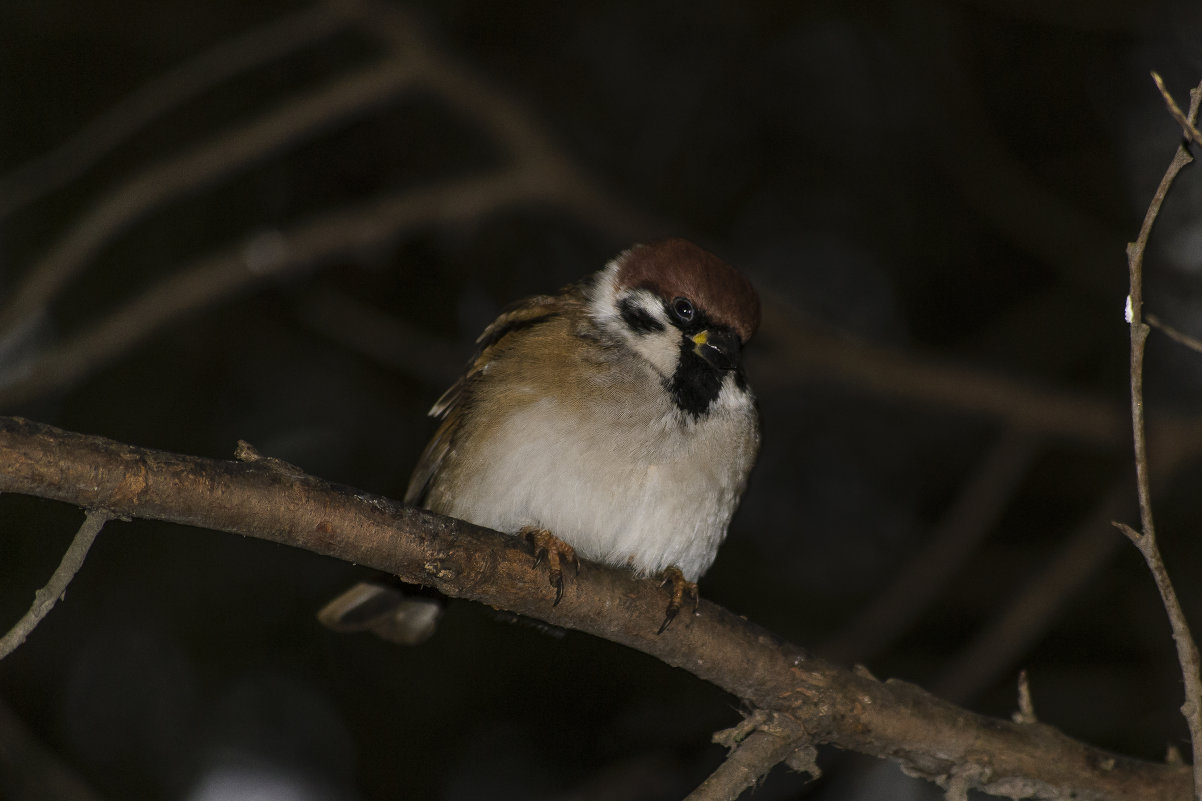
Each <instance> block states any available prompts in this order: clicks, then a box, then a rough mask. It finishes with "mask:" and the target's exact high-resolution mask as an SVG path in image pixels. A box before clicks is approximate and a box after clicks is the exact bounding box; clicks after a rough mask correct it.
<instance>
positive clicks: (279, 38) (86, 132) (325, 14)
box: [0, 4, 341, 218]
mask: <svg viewBox="0 0 1202 801" xmlns="http://www.w3.org/2000/svg"><path fill="white" fill-rule="evenodd" d="M340 22H341V19H340V17H339V16H338V15H335V14H333V13H331V11H330V10H329V9H328V8H326V7H325V6H324V5H320V4H319V5H316V6H314V7H312V8H307V9H304V10H302V11H298V12H296V13H294V14H290V15H288V16H286V17H281V18H280V19H277V20H272V21H271V22H269V23H267V24H266V25H263V26H262V27H258V28H255V29H253V30H250V31H246V32H244V33H240V34H238V35H237V36H235V37H233V38H230V39H227V40H225V41H222V42H220V43H219V44H217V45H216V46H215V47H213V48H212V49H210V50H206V51H205V52H203V53H201V54H200V55H198V56H196V57H195V58H193V59H191V60H189V61H187V62H185V63H183V64H181V65H179V66H178V67H176V68H174V69H172V70H171V71H169V72H167V73H165V74H163V75H162V76H160V77H157V78H155V79H154V80H152V81H150V82H149V83H147V84H145V85H144V86H142V87H140V88H138V89H137V90H136V91H134V92H133V93H131V94H130V95H129V96H128V97H126V98H125V99H124V100H121V101H120V102H118V103H117V104H116V105H114V106H112V107H111V108H109V109H108V110H107V111H105V112H104V113H103V114H101V115H100V116H99V117H97V118H96V119H94V120H92V121H91V122H89V123H88V124H87V125H85V126H84V127H83V128H82V129H80V130H79V132H78V133H76V134H75V135H73V136H71V137H70V138H68V139H67V140H66V141H64V142H63V143H62V144H61V145H59V146H58V147H56V148H54V149H53V150H51V151H50V152H48V153H46V154H45V155H43V156H39V157H38V158H35V159H34V160H32V161H29V162H26V163H25V164H22V165H21V166H19V167H17V168H16V169H15V170H13V171H12V172H11V173H9V174H8V175H5V176H3V177H2V178H0V218H3V217H6V216H8V215H10V214H12V213H13V212H14V211H16V210H17V209H19V208H21V207H22V206H26V205H28V204H30V203H33V202H34V201H36V200H38V199H39V198H41V197H44V196H46V195H48V194H49V193H51V192H53V191H54V190H56V189H58V188H59V187H61V186H63V185H64V184H66V183H68V182H69V181H71V180H74V179H75V178H77V177H78V176H79V175H81V174H82V173H83V172H84V171H85V170H87V169H88V168H89V167H91V166H92V165H93V164H95V163H96V162H98V161H99V160H100V159H102V158H103V157H104V156H105V155H106V154H108V153H109V152H111V151H112V150H113V149H114V148H116V147H117V146H118V145H120V144H121V143H122V142H124V141H125V140H127V139H128V138H129V137H130V136H132V135H133V134H134V133H136V132H137V131H139V130H141V129H142V128H145V127H146V126H147V125H149V124H150V123H151V122H153V121H154V120H155V119H157V118H159V117H161V116H163V115H164V114H166V113H168V112H169V111H171V110H173V109H175V108H178V107H179V106H181V105H183V104H184V103H186V102H188V101H189V100H191V99H192V98H194V97H197V96H198V95H200V94H201V93H203V92H205V91H206V90H208V89H210V88H211V87H213V86H216V85H218V84H220V83H221V82H222V81H226V80H228V79H230V78H232V77H234V76H235V75H238V74H239V73H242V72H246V71H248V70H251V69H254V68H255V67H257V66H259V65H261V64H266V63H268V62H270V61H274V60H276V59H278V58H281V57H283V56H286V55H288V54H289V53H291V52H293V51H295V50H299V49H301V48H302V47H305V46H306V45H308V44H311V43H312V42H314V41H316V40H317V39H319V38H321V37H322V36H326V35H329V34H330V33H332V32H333V31H334V30H336V29H337V28H338V26H339V23H340Z"/></svg>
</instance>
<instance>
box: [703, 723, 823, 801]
mask: <svg viewBox="0 0 1202 801" xmlns="http://www.w3.org/2000/svg"><path fill="white" fill-rule="evenodd" d="M714 742H716V743H719V744H720V745H725V746H726V747H727V748H729V749H730V753H729V754H727V756H726V759H725V760H724V761H723V762H722V764H721V765H720V766H719V767H718V769H717V770H715V771H714V772H713V773H711V774H710V775H709V777H707V778H706V780H705V781H704V782H702V783H701V784H700V785H698V787H697V789H696V790H694V791H693V792H691V793H689V794H688V795H687V796H685V801H734V800H735V799H736V798H738V797H739V796H740V795H742V794H743V792H744V791H745V790H747V789H748V788H750V787H754V786H755V785H756V784H758V783H759V782H760V781H761V780H762V779H763V778H764V777H765V776H767V775H768V773H769V772H770V771H771V770H772V769H773V768H774V767H776V766H777V765H779V764H780V763H781V762H784V761H786V760H790V762H791V763H792V764H791V767H792V766H793V765H804V767H803V768H802V769H803V770H806V771H807V772H809V773H810V775H811V776H818V775H819V774H820V771H819V770H818V766H817V763H816V762H815V761H814V757H815V752H814V749H813V745H812V744H811V742H810V738H809V736H808V735H807V734H806V732H805V729H803V728H802V727H801V726H799V725H798V724H797V721H796V720H794V719H793V718H790V717H787V716H784V715H777V714H773V713H768V712H765V711H764V710H757V711H756V712H755V713H753V714H752V715H750V716H749V717H747V718H746V719H745V720H744V721H743V723H741V724H740V725H738V726H735V727H734V728H733V729H727V730H726V731H722V732H718V733H717V734H716V735H714ZM798 750H801V751H803V752H804V754H805V757H804V758H803V761H801V762H799V761H797V760H791V759H790V757H791V756H792V755H793V754H794V753H795V752H797V751H798Z"/></svg>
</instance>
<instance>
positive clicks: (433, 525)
mask: <svg viewBox="0 0 1202 801" xmlns="http://www.w3.org/2000/svg"><path fill="white" fill-rule="evenodd" d="M265 462H267V460H262V461H259V462H254V463H250V464H240V463H236V462H229V461H218V460H213V459H202V458H198V457H192V456H183V455H176V454H171V453H165V452H162V451H155V450H150V449H146V448H137V447H133V446H129V445H124V444H122V443H118V442H113V441H111V440H106V439H103V438H100V437H89V436H85V435H82V434H75V433H71V432H67V431H62V430H60V429H56V428H53V427H51V426H47V425H43V424H40V423H35V422H31V421H28V420H22V419H19V418H0V465H2V467H0V492H17V493H23V494H30V495H36V496H39V497H43V498H50V499H54V500H59V501H63V502H66V503H73V504H76V505H79V506H83V507H85V508H94V509H103V510H105V511H106V513H109V514H112V515H114V516H122V517H126V516H128V517H142V518H149V519H155V520H165V521H171V522H175V523H182V524H185V525H192V526H200V527H204V528H211V529H215V530H218V531H227V532H232V533H237V534H243V535H246V536H253V537H257V538H260V539H265V540H270V541H273V542H278V543H281V544H285V545H291V546H294V547H299V548H304V549H306V550H310V551H313V552H314V553H318V554H323V555H326V556H333V557H336V558H339V559H344V560H346V561H350V562H356V563H359V564H362V565H366V566H369V567H373V568H376V569H379V570H384V571H387V572H389V573H393V574H395V575H398V576H400V577H401V578H402V579H403V580H405V581H409V582H414V583H421V584H426V585H430V586H433V587H435V588H436V589H438V590H440V591H441V592H443V593H446V594H447V595H451V596H456V597H461V598H467V599H470V600H475V601H480V602H483V603H487V604H489V605H492V606H495V607H499V608H502V609H508V610H511V611H514V612H517V613H519V614H523V615H527V616H529V617H533V618H537V619H539V620H544V621H546V622H548V623H551V624H553V625H556V626H561V627H565V628H572V629H577V630H580V631H584V632H588V633H591V634H594V635H597V636H599V637H603V638H605V639H608V640H611V641H613V642H616V643H620V644H622V645H626V646H628V647H631V648H634V649H636V650H639V651H642V652H643V653H646V654H649V655H651V656H654V657H656V658H658V659H660V660H661V661H663V662H665V663H667V664H669V665H672V666H675V667H680V668H683V669H685V670H687V671H689V672H690V673H692V674H694V675H695V676H697V677H699V678H701V679H703V680H705V681H708V682H711V683H713V684H715V685H716V686H718V687H721V688H722V689H725V690H726V691H728V692H730V693H732V694H734V695H735V696H737V697H739V698H740V699H743V700H744V701H745V702H746V703H748V704H749V705H751V706H752V707H753V708H760V709H766V710H769V711H773V712H778V713H781V714H784V715H788V716H790V717H792V718H794V719H795V720H796V721H797V722H798V723H799V724H800V725H801V726H802V727H803V728H804V730H805V731H806V732H807V733H809V735H810V736H811V737H812V738H813V741H814V742H815V743H828V744H832V745H835V746H837V747H839V748H844V749H850V750H855V751H859V752H862V753H865V754H870V755H873V756H877V757H880V758H887V759H893V760H896V761H897V762H899V763H900V764H901V765H902V766H903V768H904V769H905V770H906V771H907V772H909V773H911V774H913V775H915V776H920V777H924V778H928V779H931V780H933V781H938V782H941V783H944V784H947V783H948V782H951V781H956V782H959V783H963V782H962V780H961V779H959V778H957V777H964V776H970V777H971V779H970V780H969V781H968V786H969V787H971V788H976V789H981V790H984V791H986V792H990V793H995V794H1005V795H1011V796H1030V797H1036V798H1069V797H1072V798H1078V799H1081V798H1091V799H1116V800H1117V799H1127V798H1134V797H1138V798H1143V799H1166V800H1167V799H1183V798H1185V797H1187V795H1188V788H1189V776H1188V771H1186V770H1185V769H1183V768H1181V767H1177V766H1169V765H1157V764H1152V763H1148V762H1143V761H1140V760H1135V759H1130V758H1126V757H1122V756H1117V755H1113V754H1109V753H1107V752H1104V751H1101V750H1099V749H1095V748H1092V747H1090V746H1087V745H1084V744H1082V743H1079V742H1076V741H1074V740H1072V739H1070V738H1068V737H1066V736H1065V735H1063V734H1061V733H1060V732H1058V731H1056V730H1055V729H1053V728H1051V727H1049V726H1045V725H1043V724H1031V725H1021V726H1020V725H1017V724H1014V723H1011V722H1009V721H1004V720H998V719H994V718H988V717H985V716H982V715H977V714H974V713H972V712H969V711H966V710H963V709H959V708H957V707H955V706H953V705H952V704H949V703H947V702H945V701H942V700H940V699H938V698H936V697H934V696H932V695H930V694H929V693H926V692H924V691H923V690H921V689H919V688H918V687H915V686H913V685H911V684H907V683H905V682H898V681H889V682H884V683H882V682H879V681H876V680H875V679H872V678H871V677H868V676H864V675H859V674H857V673H853V672H851V671H848V670H843V669H841V668H838V667H836V666H834V665H832V664H830V663H827V662H824V661H822V660H820V659H816V658H813V657H811V656H809V655H808V654H806V652H805V651H803V650H802V649H800V648H798V647H797V646H794V645H791V644H789V643H787V642H783V641H781V640H780V639H778V638H777V637H775V636H773V635H772V634H770V633H769V632H767V631H765V630H764V629H761V628H760V627H758V626H756V625H755V624H753V623H750V622H748V621H746V620H744V619H742V618H740V617H738V616H737V615H735V614H733V613H731V612H729V611H727V610H725V609H723V608H722V607H720V606H717V605H716V604H713V603H710V602H708V601H702V602H701V607H700V612H699V614H698V615H696V616H689V617H686V618H684V619H682V620H679V621H678V622H677V625H676V626H673V627H672V628H671V629H669V630H668V631H667V632H665V633H664V634H663V635H662V636H657V635H656V634H655V631H656V628H657V627H658V625H659V622H660V619H661V618H662V614H663V596H662V591H661V590H660V588H659V587H658V585H657V584H656V582H654V581H648V580H639V579H636V578H634V577H633V576H632V575H631V574H630V573H629V572H627V571H623V570H618V569H615V568H610V567H606V566H603V565H598V564H591V563H590V564H588V565H586V566H585V569H584V570H582V571H581V573H580V575H579V576H578V577H577V578H576V580H575V581H574V582H572V583H571V584H570V585H569V586H568V589H567V592H566V593H565V594H564V597H563V601H562V602H561V603H560V604H559V605H558V606H552V605H551V600H552V597H551V596H552V594H551V591H550V588H549V587H548V586H547V584H546V581H545V579H544V577H543V576H542V575H541V574H540V573H538V572H537V571H533V570H531V569H530V555H529V553H528V552H527V551H525V550H524V549H523V548H522V547H521V543H520V541H519V540H518V539H517V538H515V537H512V536H506V535H503V534H499V533H497V532H494V531H489V530H488V529H483V528H480V527H478V526H473V525H471V524H469V523H465V522H463V521H460V520H454V519H452V518H447V517H442V516H439V515H435V514H431V513H429V512H425V511H421V510H418V509H411V508H406V507H402V506H400V505H399V504H397V503H395V502H393V501H389V500H387V499H384V498H380V497H377V496H371V495H366V494H364V493H361V492H357V491H355V490H353V489H350V488H347V487H342V486H338V485H334V484H331V483H329V482H326V481H323V480H321V479H318V478H314V477H312V476H294V475H289V474H286V473H285V472H284V471H280V470H276V469H273V468H271V467H270V466H269V463H265ZM957 786H959V784H957Z"/></svg>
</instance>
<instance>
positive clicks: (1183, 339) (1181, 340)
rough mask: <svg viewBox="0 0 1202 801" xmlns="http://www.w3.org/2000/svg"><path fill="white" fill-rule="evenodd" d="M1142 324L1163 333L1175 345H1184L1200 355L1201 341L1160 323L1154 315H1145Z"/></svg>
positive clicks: (1201, 351) (1164, 323) (1162, 322)
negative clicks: (1144, 323)
mask: <svg viewBox="0 0 1202 801" xmlns="http://www.w3.org/2000/svg"><path fill="white" fill-rule="evenodd" d="M1144 322H1146V323H1147V324H1148V325H1150V326H1152V327H1153V328H1155V329H1158V330H1159V331H1160V332H1161V333H1163V334H1164V335H1165V336H1167V337H1168V338H1169V339H1171V340H1173V341H1174V342H1176V343H1177V344H1179V345H1184V346H1185V347H1187V348H1189V349H1190V350H1195V351H1198V352H1199V353H1202V340H1198V339H1194V338H1193V337H1191V336H1190V335H1189V334H1186V333H1184V332H1182V331H1178V330H1177V329H1176V328H1174V327H1173V326H1171V325H1169V324H1168V323H1166V322H1164V321H1162V320H1161V319H1160V318H1159V317H1157V316H1156V315H1155V314H1145V315H1144Z"/></svg>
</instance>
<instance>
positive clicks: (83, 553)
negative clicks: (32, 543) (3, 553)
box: [0, 509, 110, 659]
mask: <svg viewBox="0 0 1202 801" xmlns="http://www.w3.org/2000/svg"><path fill="white" fill-rule="evenodd" d="M109 519H110V516H109V515H108V514H105V513H104V512H98V511H95V510H92V509H89V510H88V512H87V516H86V517H85V518H84V521H83V524H82V525H81V526H80V527H79V531H77V532H76V533H75V539H73V540H71V545H70V546H69V547H68V548H67V552H66V553H64V554H63V558H62V560H61V561H60V562H59V563H58V567H57V568H55V570H54V573H53V574H52V575H51V576H50V581H48V582H46V586H45V587H42V589H40V590H38V591H37V592H36V593H34V596H33V606H31V607H30V608H29V611H28V612H26V613H25V614H24V615H22V616H21V619H20V620H18V621H17V622H16V623H15V624H14V625H13V627H12V628H11V629H9V630H8V632H7V633H6V634H5V635H4V636H3V637H0V659H3V658H4V657H6V656H8V655H9V654H11V653H12V652H13V651H15V650H17V648H18V647H19V646H20V645H21V643H23V642H25V638H26V637H28V636H29V633H30V632H31V631H33V630H34V629H35V628H36V627H37V625H38V624H39V623H41V622H42V618H44V617H46V615H48V614H50V610H51V609H53V608H54V605H55V604H56V603H58V599H59V598H62V597H63V595H64V594H65V593H66V592H67V585H68V584H70V583H71V579H73V578H75V574H76V573H78V572H79V569H80V568H81V567H83V560H84V559H86V558H87V556H88V551H89V550H90V549H91V547H92V543H93V542H95V541H96V535H97V534H99V533H100V529H102V528H104V524H105V523H107V522H108V521H109Z"/></svg>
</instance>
